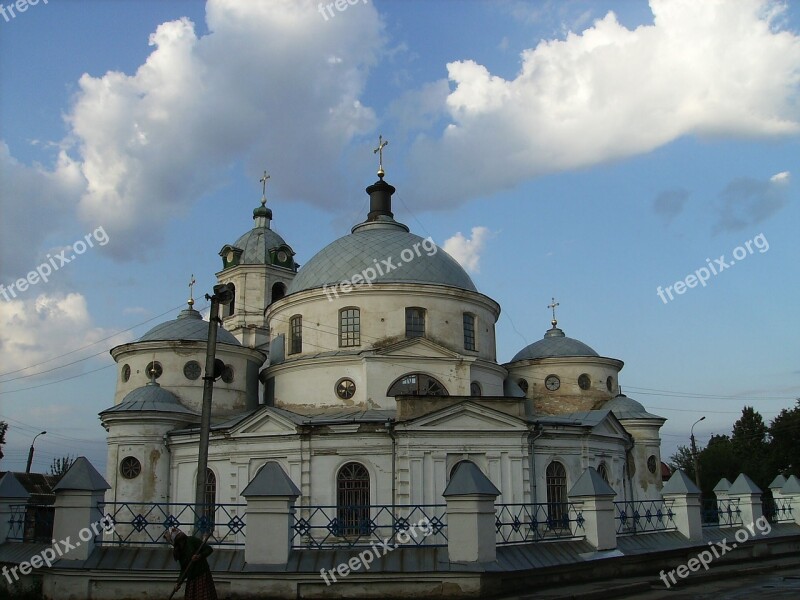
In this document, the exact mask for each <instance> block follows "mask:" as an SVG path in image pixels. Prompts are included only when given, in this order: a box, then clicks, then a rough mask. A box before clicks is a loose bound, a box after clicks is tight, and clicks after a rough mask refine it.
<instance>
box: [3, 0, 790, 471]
mask: <svg viewBox="0 0 800 600" xmlns="http://www.w3.org/2000/svg"><path fill="white" fill-rule="evenodd" d="M323 13H326V9H325V7H324V6H323V8H322V10H319V3H318V2H302V1H299V0H298V1H295V0H291V1H289V0H287V1H285V2H284V1H282V0H251V1H248V2H242V1H234V0H210V1H209V2H207V3H204V2H202V1H199V0H197V1H173V0H168V1H155V0H149V1H140V0H137V1H135V2H134V1H126V0H115V1H114V2H111V1H101V0H96V1H92V2H89V1H85V2H84V1H77V0H75V1H67V0H50V1H49V2H48V3H46V4H45V3H44V0H42V1H41V2H39V3H38V4H36V5H34V6H29V7H28V10H26V11H25V12H24V13H20V14H16V15H15V16H13V17H9V18H8V20H6V19H5V18H3V17H2V16H0V177H2V182H3V184H2V191H0V215H2V219H1V220H0V235H1V236H2V237H0V256H1V257H2V260H1V261H0V284H3V285H5V286H6V289H7V288H8V286H9V285H11V284H12V283H13V282H15V281H16V280H17V279H19V278H20V277H25V276H26V274H27V273H28V272H29V271H31V270H34V269H36V268H37V267H38V266H39V265H41V264H43V263H46V262H47V261H48V260H49V258H48V254H49V255H50V257H54V256H56V255H58V254H59V252H60V251H61V250H63V249H64V248H65V247H66V246H68V245H70V244H73V243H74V242H75V241H77V240H81V239H85V237H86V236H87V235H89V236H92V234H93V232H97V231H98V228H102V232H103V233H104V234H105V235H107V243H104V244H103V245H100V243H99V242H98V240H100V239H101V236H100V235H99V234H98V235H97V236H95V237H94V238H92V239H93V241H94V242H98V243H95V244H94V246H93V247H91V248H87V249H86V251H85V252H84V253H83V254H81V255H80V256H77V257H76V258H75V260H73V261H71V262H70V263H69V264H64V265H63V266H61V268H59V269H58V270H57V271H55V272H54V273H53V274H52V275H51V276H50V277H49V280H48V281H47V282H46V283H45V282H43V281H39V282H37V283H35V284H34V285H32V286H30V288H29V289H27V290H25V291H24V292H19V293H18V294H17V297H11V298H10V301H6V300H5V299H4V298H3V297H0V351H1V352H2V356H3V358H4V364H3V366H2V368H0V373H4V375H0V416H2V418H4V419H6V420H8V421H9V423H10V425H11V430H10V431H9V436H8V444H7V446H6V458H5V459H4V460H3V462H2V466H1V467H0V468H2V469H23V468H24V463H25V457H26V453H27V447H28V445H29V444H30V440H31V438H32V437H33V435H34V434H35V433H37V432H38V431H41V430H48V434H47V435H46V436H42V437H41V438H39V440H38V441H37V453H36V460H35V464H34V468H38V469H42V470H43V469H45V468H47V466H48V465H49V464H50V462H51V461H52V459H53V458H54V457H56V456H61V455H63V454H65V453H70V454H72V455H78V454H81V455H86V456H87V457H89V458H90V459H91V460H93V461H94V462H95V463H96V464H98V466H102V465H103V464H104V463H105V445H104V431H103V429H102V427H101V426H100V424H99V421H98V419H97V413H98V412H99V411H100V410H102V409H104V408H106V407H108V406H109V405H110V404H111V403H112V402H113V392H114V386H115V380H116V372H115V369H114V367H113V361H112V360H111V358H110V356H109V355H108V352H107V351H108V349H109V348H110V347H112V346H114V345H117V344H120V343H124V342H126V341H131V340H133V339H136V338H137V337H139V336H140V335H142V334H143V333H144V332H145V331H147V330H148V329H149V328H150V327H152V326H153V325H155V324H157V323H158V322H160V321H163V320H166V319H167V318H172V317H174V316H175V315H176V314H177V312H178V310H180V308H181V306H182V304H183V303H184V302H185V300H186V298H187V292H188V289H187V283H188V281H189V278H190V275H191V274H192V273H193V274H194V275H195V277H196V279H197V281H198V285H197V287H196V290H197V293H198V295H202V294H203V293H204V292H206V291H210V289H211V287H212V285H213V284H214V282H215V279H214V273H215V272H216V271H217V270H218V269H219V268H220V266H221V264H220V262H219V257H218V256H217V252H218V251H219V249H220V248H221V247H222V245H223V244H226V243H232V242H233V241H235V240H236V239H237V238H238V237H239V235H241V234H242V233H243V232H245V231H246V230H247V229H249V228H250V226H251V216H250V215H251V211H252V209H253V208H254V207H255V206H257V204H258V201H259V198H260V194H261V189H260V184H259V183H258V179H259V177H260V174H261V172H262V171H263V170H264V169H267V170H268V171H269V172H270V174H271V179H270V184H269V186H268V197H269V205H270V207H271V208H272V209H273V211H274V221H273V227H274V228H275V229H276V230H277V231H279V232H280V233H281V234H282V235H283V236H284V237H285V238H286V239H287V241H288V242H289V243H290V244H291V245H292V247H293V248H294V249H295V251H296V252H297V257H296V258H297V260H298V262H300V263H301V264H302V263H305V262H307V261H308V260H309V259H310V258H311V257H312V256H313V255H314V253H316V252H317V251H318V250H319V249H321V248H322V247H323V246H324V245H326V244H327V243H328V242H330V241H333V240H334V239H336V238H337V237H339V236H341V235H344V234H345V233H347V232H348V231H349V227H350V226H351V225H352V224H353V223H355V222H357V221H359V220H361V218H362V217H363V215H364V214H365V212H366V207H367V196H366V194H365V193H364V187H366V186H367V185H369V184H370V183H372V182H373V181H374V179H375V168H376V162H375V157H374V155H373V154H372V148H373V147H374V146H375V145H376V143H377V137H378V134H379V133H381V134H383V135H384V137H386V138H388V139H389V140H390V144H389V147H388V148H387V149H386V155H385V160H384V163H385V168H386V171H387V180H388V181H390V182H391V183H392V184H393V185H395V186H396V187H397V188H398V192H397V194H396V195H395V204H394V210H395V215H396V217H397V218H398V219H400V220H401V221H403V222H405V223H407V224H408V225H409V226H410V227H411V228H412V231H414V232H415V233H418V234H420V235H423V236H427V235H430V236H432V237H433V239H434V240H436V242H437V243H438V244H439V245H443V246H445V248H446V249H447V250H448V251H449V252H451V254H453V255H454V256H455V257H456V258H457V259H458V260H460V261H461V262H462V264H464V265H466V266H467V267H468V268H469V270H470V274H471V276H472V277H473V279H474V281H475V283H476V285H477V286H478V288H479V289H480V290H481V291H482V292H483V293H485V294H487V295H489V296H491V297H492V298H494V299H495V300H497V301H498V302H499V303H500V304H501V306H502V310H503V312H502V315H501V317H500V320H499V322H498V325H497V337H498V358H499V360H500V361H501V362H504V361H507V360H509V359H510V358H511V357H512V356H513V355H514V354H515V353H516V352H517V351H518V350H519V349H521V348H522V347H523V346H525V345H526V344H528V343H531V342H533V341H535V340H537V339H539V338H540V337H541V336H542V334H543V333H544V331H545V330H546V329H547V327H548V326H549V319H550V315H549V312H548V310H547V308H546V306H547V304H549V302H550V298H551V297H553V296H555V297H556V299H557V300H558V301H559V302H560V306H559V309H558V319H559V325H560V326H561V327H563V329H564V330H565V332H566V334H567V335H569V336H571V337H575V338H578V339H580V340H582V341H584V342H585V343H587V344H589V345H590V346H592V347H593V348H594V349H595V350H596V351H597V352H598V353H599V354H601V355H603V356H611V357H615V358H620V359H622V360H624V361H625V368H624V370H623V371H622V374H621V378H620V381H621V384H622V386H623V389H624V390H625V391H626V393H627V394H628V395H629V396H631V397H634V398H636V399H638V400H639V401H641V402H642V403H644V404H645V405H646V406H647V407H648V408H649V409H650V410H651V411H652V412H655V413H657V414H661V415H663V416H665V417H667V418H668V419H669V421H668V422H667V423H666V425H665V426H664V428H663V430H662V433H663V440H664V444H663V448H664V455H665V456H669V454H671V453H672V452H673V451H674V449H675V447H676V446H677V445H678V444H679V443H686V442H687V438H688V432H689V428H690V427H691V425H692V423H693V422H694V421H696V420H697V419H699V418H700V417H701V416H704V415H705V416H706V420H705V421H704V422H702V423H700V424H699V425H698V426H697V427H696V428H695V433H696V434H699V440H700V441H701V442H702V443H704V442H705V441H706V440H707V439H708V437H709V436H710V435H711V434H712V433H727V432H729V430H730V427H731V424H732V423H733V421H734V420H735V419H736V418H737V415H738V414H739V412H740V411H741V408H742V406H743V405H745V404H748V405H754V406H755V407H756V408H757V409H758V410H759V411H760V412H761V413H762V414H763V415H764V417H765V418H767V419H770V418H772V417H774V416H775V415H776V414H777V413H778V411H779V410H780V409H781V408H783V407H788V406H791V405H793V403H794V399H795V398H797V397H800V361H798V357H799V356H800V341H799V340H798V336H797V330H798V311H797V293H798V267H797V264H798V262H797V256H798V255H800V241H799V240H798V236H797V224H798V223H799V222H800V218H798V217H800V209H798V203H797V198H798V194H797V185H796V183H795V178H796V177H797V171H798V158H797V157H798V156H800V102H799V100H800V95H799V92H800V11H798V7H797V5H791V4H784V3H780V2H767V1H763V2H761V1H757V0H741V1H737V2H735V3H731V2H727V1H719V2H718V1H714V0H708V1H704V2H702V3H698V2H695V1H694V0H660V1H653V2H650V3H647V2H644V1H636V0H626V1H621V2H601V1H597V2H585V1H584V2H579V1H565V2H544V1H542V2H522V1H511V0H509V1H496V2H481V1H477V0H475V1H470V0H463V1H444V0H429V1H423V0H414V1H411V0H409V1H400V0H396V1H391V0H389V1H380V0H377V1H374V2H373V1H371V0H370V1H369V2H358V3H355V4H352V5H346V8H345V9H344V10H342V11H339V10H337V9H336V8H335V6H334V7H333V8H332V9H330V11H328V12H327V13H326V14H325V15H323ZM326 17H327V18H326ZM102 239H105V238H102ZM747 242H750V249H751V250H752V252H750V251H748V250H747V248H746V243H747ZM740 246H741V247H742V250H740V251H737V253H738V255H739V256H743V258H741V260H735V259H733V253H734V251H735V250H736V249H737V248H738V247H740ZM767 248H768V249H767ZM743 252H744V253H746V255H743V254H742V253H743ZM720 257H722V258H723V262H725V263H726V264H729V263H730V261H731V260H734V264H732V265H730V266H729V267H728V268H726V269H724V270H723V271H721V272H719V273H718V274H717V275H713V274H712V275H709V276H708V281H707V282H706V285H705V286H700V285H697V283H696V281H693V280H692V279H691V278H690V279H688V280H687V277H688V276H692V275H693V274H695V277H697V274H696V272H698V271H700V270H701V269H702V268H707V267H708V263H709V262H710V263H711V264H712V265H713V264H716V259H718V258H720ZM707 259H709V260H708V261H707ZM51 264H52V263H51ZM698 274H702V271H700V273H698ZM678 281H683V282H684V284H686V283H694V284H695V285H694V287H691V288H686V289H684V290H683V293H682V294H675V293H674V292H672V293H673V299H672V300H669V297H668V296H666V295H665V298H666V299H667V301H666V302H665V301H662V299H660V297H659V295H658V293H657V289H658V287H659V286H661V288H662V289H665V288H667V286H673V290H674V286H675V283H676V282H678ZM679 288H680V286H679Z"/></svg>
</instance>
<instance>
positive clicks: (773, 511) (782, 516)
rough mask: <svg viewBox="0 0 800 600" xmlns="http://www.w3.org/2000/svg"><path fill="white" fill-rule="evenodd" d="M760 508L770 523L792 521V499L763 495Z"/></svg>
mask: <svg viewBox="0 0 800 600" xmlns="http://www.w3.org/2000/svg"><path fill="white" fill-rule="evenodd" d="M761 506H762V509H763V511H764V516H765V517H766V518H767V521H769V522H770V523H790V522H791V523H793V522H794V512H793V511H792V501H791V500H789V499H788V498H773V497H771V496H767V495H764V496H763V497H762V504H761Z"/></svg>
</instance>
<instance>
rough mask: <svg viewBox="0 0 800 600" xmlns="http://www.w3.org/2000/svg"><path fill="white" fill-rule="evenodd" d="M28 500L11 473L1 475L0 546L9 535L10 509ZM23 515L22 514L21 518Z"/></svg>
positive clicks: (24, 490)
mask: <svg viewBox="0 0 800 600" xmlns="http://www.w3.org/2000/svg"><path fill="white" fill-rule="evenodd" d="M28 498H30V494H29V493H28V491H27V490H26V489H25V488H24V487H23V486H22V484H21V483H20V482H19V481H18V480H17V478H16V477H14V474H13V473H6V474H5V475H3V478H2V479H0V544H2V543H3V542H5V541H6V540H7V539H8V536H9V534H10V533H11V514H12V513H11V507H12V506H13V505H15V504H25V503H27V502H28ZM24 515H25V513H24V512H23V514H22V517H23V518H24ZM23 530H24V524H23Z"/></svg>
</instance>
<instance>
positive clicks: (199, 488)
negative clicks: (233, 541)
mask: <svg viewBox="0 0 800 600" xmlns="http://www.w3.org/2000/svg"><path fill="white" fill-rule="evenodd" d="M206 300H210V301H211V312H210V314H209V317H208V345H207V346H206V371H205V376H204V377H203V409H202V412H201V413H200V448H199V450H198V457H197V483H196V487H195V494H194V505H195V518H196V520H197V521H196V524H197V523H199V522H200V520H201V519H202V517H203V516H204V515H205V514H206V477H207V474H208V440H209V437H210V435H211V399H212V396H213V393H214V380H216V379H218V378H219V377H221V376H222V369H220V368H219V366H218V365H217V364H216V351H217V327H218V326H219V323H220V318H219V307H220V305H226V304H230V303H231V301H232V300H233V290H232V289H231V286H230V284H220V285H215V286H214V295H213V296H209V295H208V294H206ZM220 362H222V361H220ZM223 368H224V365H223ZM198 529H199V527H198Z"/></svg>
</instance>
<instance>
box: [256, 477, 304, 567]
mask: <svg viewBox="0 0 800 600" xmlns="http://www.w3.org/2000/svg"><path fill="white" fill-rule="evenodd" d="M242 496H244V498H245V499H246V500H247V532H246V534H245V546H244V560H245V562H246V563H247V564H249V565H285V564H286V563H287V562H288V561H289V553H290V552H291V550H292V541H291V540H292V536H291V533H292V525H293V524H294V504H295V501H296V500H297V498H298V496H300V490H299V489H298V487H297V486H296V485H295V484H294V482H293V481H292V480H291V478H290V477H289V476H288V475H287V474H286V472H285V471H284V470H283V469H282V468H281V467H280V465H279V464H278V463H276V462H268V463H267V464H266V465H264V467H262V468H261V470H259V472H258V473H256V476H255V477H254V478H253V480H252V481H251V482H250V483H248V484H247V487H246V488H244V490H243V491H242Z"/></svg>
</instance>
